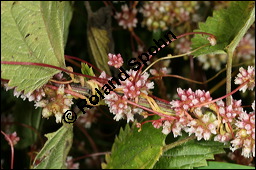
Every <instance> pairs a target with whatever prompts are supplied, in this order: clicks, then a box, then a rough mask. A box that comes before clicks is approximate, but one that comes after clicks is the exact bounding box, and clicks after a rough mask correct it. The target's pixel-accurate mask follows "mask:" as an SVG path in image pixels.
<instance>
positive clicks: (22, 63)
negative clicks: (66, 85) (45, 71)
mask: <svg viewBox="0 0 256 170" xmlns="http://www.w3.org/2000/svg"><path fill="white" fill-rule="evenodd" d="M1 64H11V65H35V66H43V67H49V68H54V69H57V70H61V71H64V72H67V73H71V74H76V75H78V76H83V77H86V78H91V79H96V80H103V81H105V79H103V78H98V77H95V76H89V75H85V74H81V73H75V72H72V71H69V70H67V69H64V68H61V67H57V66H53V65H50V64H44V63H33V62H16V61H1Z"/></svg>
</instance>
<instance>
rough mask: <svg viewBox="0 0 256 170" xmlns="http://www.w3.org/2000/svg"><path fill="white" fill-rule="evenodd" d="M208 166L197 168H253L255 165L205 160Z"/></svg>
mask: <svg viewBox="0 0 256 170" xmlns="http://www.w3.org/2000/svg"><path fill="white" fill-rule="evenodd" d="M207 163H208V166H203V167H200V168H197V169H255V167H251V166H245V165H238V164H232V163H226V162H215V161H207Z"/></svg>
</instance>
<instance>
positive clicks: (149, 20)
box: [139, 1, 199, 31]
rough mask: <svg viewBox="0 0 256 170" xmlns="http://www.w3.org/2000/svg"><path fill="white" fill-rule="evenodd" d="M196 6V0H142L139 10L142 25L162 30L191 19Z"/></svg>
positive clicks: (150, 28)
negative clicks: (141, 16)
mask: <svg viewBox="0 0 256 170" xmlns="http://www.w3.org/2000/svg"><path fill="white" fill-rule="evenodd" d="M198 7H199V6H198V2H196V1H144V2H143V7H142V8H140V9H139V11H140V12H141V13H142V15H143V21H142V26H146V27H147V28H148V30H153V31H157V30H159V29H160V30H163V31H164V30H167V29H169V28H170V27H172V26H173V25H176V26H177V24H178V25H179V24H182V23H184V22H186V21H188V20H190V19H192V17H191V15H192V14H193V13H194V12H195V11H196V10H197V9H198Z"/></svg>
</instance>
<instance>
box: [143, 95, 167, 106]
mask: <svg viewBox="0 0 256 170" xmlns="http://www.w3.org/2000/svg"><path fill="white" fill-rule="evenodd" d="M148 96H150V97H152V98H153V99H156V100H159V101H161V102H164V103H166V104H170V102H169V101H167V100H164V99H161V98H159V97H156V96H153V95H151V94H150V95H148Z"/></svg>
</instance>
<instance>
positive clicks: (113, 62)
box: [108, 53, 124, 68]
mask: <svg viewBox="0 0 256 170" xmlns="http://www.w3.org/2000/svg"><path fill="white" fill-rule="evenodd" d="M108 58H109V61H108V65H110V66H114V67H115V68H120V67H121V66H122V65H123V63H124V61H123V58H122V56H121V54H117V55H115V54H111V53H109V54H108Z"/></svg>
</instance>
